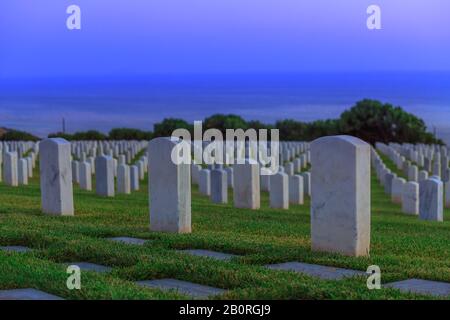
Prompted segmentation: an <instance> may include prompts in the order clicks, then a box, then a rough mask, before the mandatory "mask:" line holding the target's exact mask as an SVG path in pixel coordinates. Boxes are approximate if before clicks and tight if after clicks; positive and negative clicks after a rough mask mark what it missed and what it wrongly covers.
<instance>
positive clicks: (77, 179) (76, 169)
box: [72, 161, 80, 183]
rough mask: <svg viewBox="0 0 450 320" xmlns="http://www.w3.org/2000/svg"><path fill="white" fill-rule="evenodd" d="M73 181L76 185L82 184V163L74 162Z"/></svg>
mask: <svg viewBox="0 0 450 320" xmlns="http://www.w3.org/2000/svg"><path fill="white" fill-rule="evenodd" d="M72 180H73V182H75V183H79V182H80V163H79V162H78V161H72Z"/></svg>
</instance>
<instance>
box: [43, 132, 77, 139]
mask: <svg viewBox="0 0 450 320" xmlns="http://www.w3.org/2000/svg"><path fill="white" fill-rule="evenodd" d="M48 137H49V138H63V139H66V140H67V141H71V140H74V138H73V135H72V134H69V133H63V132H55V133H50V134H49V135H48Z"/></svg>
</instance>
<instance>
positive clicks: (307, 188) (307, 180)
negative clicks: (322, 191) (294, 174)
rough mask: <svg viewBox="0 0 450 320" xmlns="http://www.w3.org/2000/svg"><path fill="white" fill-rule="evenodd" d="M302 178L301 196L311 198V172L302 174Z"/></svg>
mask: <svg viewBox="0 0 450 320" xmlns="http://www.w3.org/2000/svg"><path fill="white" fill-rule="evenodd" d="M301 176H302V177H303V194H304V195H306V196H308V197H310V196H311V172H302V173H301Z"/></svg>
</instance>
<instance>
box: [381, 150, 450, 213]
mask: <svg viewBox="0 0 450 320" xmlns="http://www.w3.org/2000/svg"><path fill="white" fill-rule="evenodd" d="M376 148H377V149H378V151H379V152H381V153H383V154H385V155H386V156H388V157H389V158H390V159H391V160H392V161H393V162H394V163H396V161H397V160H398V159H400V161H401V165H399V166H397V168H398V167H402V168H401V169H402V170H403V171H402V172H403V174H404V176H405V177H407V178H408V180H406V179H404V178H402V177H398V176H397V175H396V174H395V173H393V172H392V171H391V170H390V169H389V168H387V166H386V165H385V164H384V163H383V161H382V160H381V158H380V157H379V155H378V154H377V152H375V150H373V149H372V164H373V166H374V168H375V170H376V172H377V177H378V180H379V181H380V183H381V185H382V186H383V187H384V190H385V193H386V194H387V195H388V196H390V198H391V200H392V202H393V203H397V204H401V207H402V212H404V213H406V214H411V215H418V216H419V218H420V219H421V220H431V221H443V206H444V190H443V189H444V183H443V182H442V181H441V178H440V177H439V176H431V177H429V176H428V172H427V171H426V170H421V171H418V170H419V168H418V166H417V165H414V164H412V162H411V161H410V160H406V159H407V158H406V157H403V156H400V152H399V151H398V150H397V149H398V148H397V149H395V148H394V147H393V146H391V145H386V144H382V143H377V144H376ZM406 150H409V151H408V152H405V151H404V152H403V154H406V155H407V157H408V158H412V159H414V160H416V161H417V158H418V157H419V156H420V154H418V153H416V151H414V153H413V154H412V155H411V152H410V151H411V149H406ZM446 185H447V186H449V183H447V184H446ZM449 188H450V186H449ZM446 197H448V198H450V192H447V193H446ZM445 202H447V200H446V201H445ZM448 202H450V199H449V201H448Z"/></svg>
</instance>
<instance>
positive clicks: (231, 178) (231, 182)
mask: <svg viewBox="0 0 450 320" xmlns="http://www.w3.org/2000/svg"><path fill="white" fill-rule="evenodd" d="M225 171H226V172H227V181H228V188H234V174H233V168H231V167H226V168H225Z"/></svg>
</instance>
